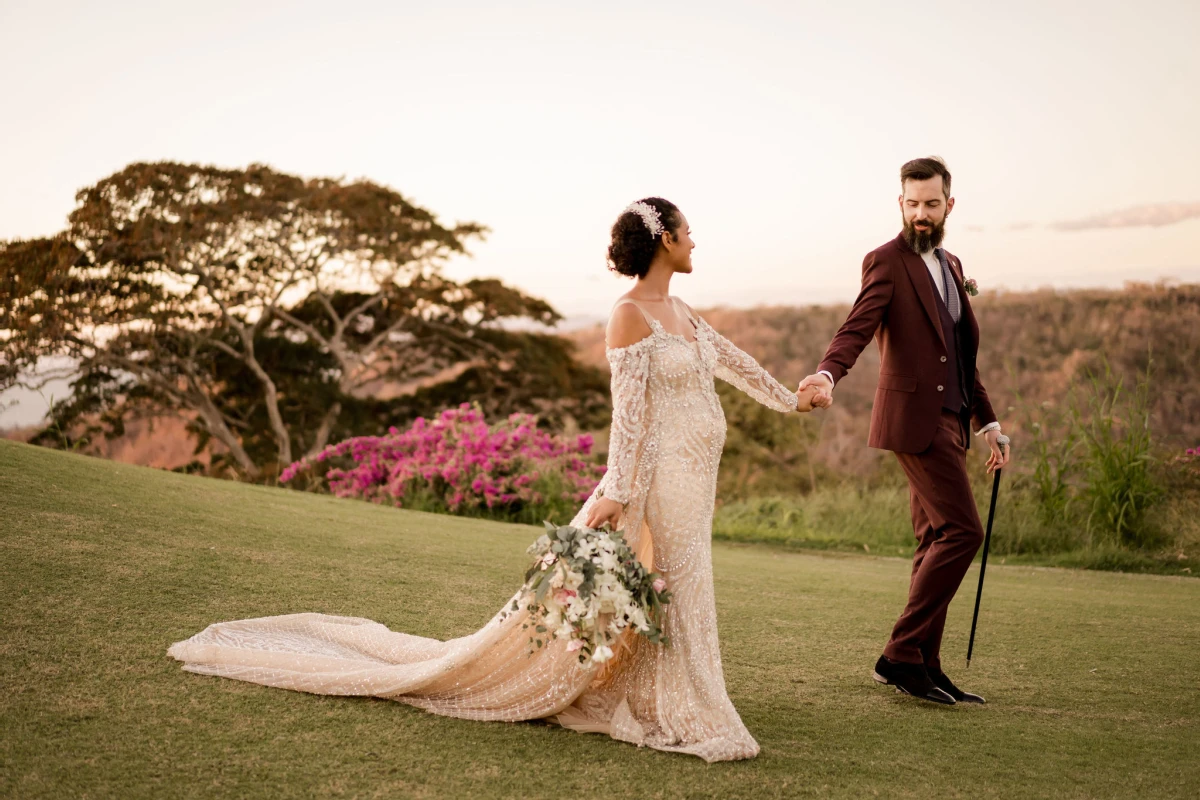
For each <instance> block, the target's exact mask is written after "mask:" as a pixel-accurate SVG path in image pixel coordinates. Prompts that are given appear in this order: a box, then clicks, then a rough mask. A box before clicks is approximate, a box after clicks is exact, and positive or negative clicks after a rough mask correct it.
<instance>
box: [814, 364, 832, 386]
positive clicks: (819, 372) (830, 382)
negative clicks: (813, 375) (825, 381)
mask: <svg viewBox="0 0 1200 800" xmlns="http://www.w3.org/2000/svg"><path fill="white" fill-rule="evenodd" d="M817 374H818V375H824V376H825V377H826V378H829V388H830V389H832V388H833V383H834V381H833V374H832V373H831V372H830V371H829V370H827V369H821V370H817Z"/></svg>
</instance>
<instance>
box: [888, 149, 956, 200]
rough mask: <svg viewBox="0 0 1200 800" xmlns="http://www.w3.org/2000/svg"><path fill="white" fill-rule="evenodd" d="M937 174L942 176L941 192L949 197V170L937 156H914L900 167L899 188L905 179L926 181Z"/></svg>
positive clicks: (902, 185) (901, 187)
mask: <svg viewBox="0 0 1200 800" xmlns="http://www.w3.org/2000/svg"><path fill="white" fill-rule="evenodd" d="M937 175H941V176H942V193H943V194H945V195H946V197H947V198H949V197H950V170H948V169H947V168H946V162H945V161H942V159H940V158H938V157H937V156H929V157H928V158H914V159H913V160H912V161H909V162H908V163H907V164H905V165H904V166H903V167H901V168H900V189H901V191H903V189H904V184H905V182H906V181H927V180H929V179H930V178H933V177H935V176H937Z"/></svg>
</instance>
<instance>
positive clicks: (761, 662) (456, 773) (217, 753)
mask: <svg viewBox="0 0 1200 800" xmlns="http://www.w3.org/2000/svg"><path fill="white" fill-rule="evenodd" d="M536 535H537V532H536V529H534V528H528V527H521V526H516V525H501V524H494V523H486V522H480V521H477V520H464V519H457V518H453V517H445V516H434V515H428V514H419V513H413V512H404V511H397V510H395V509H389V508H382V507H377V506H372V505H369V504H366V503H360V502H353V501H341V500H336V499H334V498H332V497H328V496H318V495H310V494H301V493H297V492H293V491H288V490H282V489H269V488H263V487H257V486H248V485H242V484H236V483H231V482H222V481H215V480H209V479H204V478H197V477H190V476H184V475H178V474H172V473H165V472H159V471H154V470H150V469H144V468H140V467H130V466H125V465H121V464H115V463H112V462H106V461H100V460H95V459H89V458H84V457H80V456H76V455H71V454H67V453H62V452H57V451H51V450H44V449H38V448H34V447H30V446H27V445H21V444H15V443H11V442H7V441H0V585H2V586H3V595H2V600H0V681H2V683H0V685H2V686H3V692H2V693H0V719H2V723H3V724H2V727H0V796H2V797H19V798H35V797H85V796H86V797H89V798H98V797H118V798H135V797H172V798H174V797H286V796H295V797H311V796H335V797H342V796H344V797H475V798H490V797H524V798H534V797H553V798H567V797H614V798H620V797H639V798H656V797H664V798H665V797H754V798H762V797H804V796H819V797H831V796H833V797H838V796H844V797H864V796H866V797H870V796H881V797H931V796H932V797H970V798H973V799H974V798H987V797H1003V798H1013V797H1022V798H1024V797H1051V796H1053V797H1147V798H1149V797H1153V798H1162V797H1194V796H1196V794H1197V792H1198V791H1200V756H1198V752H1200V667H1198V666H1197V656H1198V655H1200V646H1198V645H1197V642H1200V581H1197V580H1195V579H1193V578H1176V577H1163V576H1143V575H1126V574H1114V573H1099V572H1077V571H1067V570H1055V569H1044V568H1031V567H1014V566H1011V565H1010V566H999V565H997V566H995V567H993V568H991V569H989V571H988V588H987V592H986V595H985V598H984V611H983V614H982V619H981V622H980V630H981V633H980V638H979V640H978V641H977V642H976V654H975V661H974V664H973V665H972V667H971V669H970V671H969V673H968V672H966V671H964V669H963V666H962V655H963V654H965V651H966V643H967V642H966V638H967V631H968V627H969V625H970V612H971V603H972V600H973V596H974V593H973V591H969V590H964V592H963V594H962V595H961V596H960V598H959V600H958V602H956V603H955V604H954V605H953V606H952V607H951V610H950V620H949V624H948V629H947V635H946V642H945V652H946V653H948V654H952V655H953V657H951V658H947V660H946V667H947V671H948V672H950V674H951V676H953V677H955V678H957V679H959V683H960V684H961V685H964V686H965V687H967V688H970V689H973V690H976V691H979V692H981V693H982V694H984V695H985V696H986V697H987V698H988V699H989V701H990V703H989V705H987V706H985V707H975V708H971V707H956V708H941V707H934V706H928V705H924V704H921V703H919V702H918V701H914V700H911V699H908V698H903V697H900V696H898V695H896V694H894V693H892V692H890V691H888V690H886V689H883V688H879V687H876V686H875V685H874V684H873V683H872V682H871V680H870V669H871V666H872V664H873V663H874V661H875V658H876V657H877V656H878V654H879V651H880V649H881V648H882V645H883V643H884V641H885V640H886V638H887V634H888V631H889V630H890V627H891V624H892V622H893V620H894V618H895V616H896V614H897V612H898V611H899V609H900V607H901V605H902V603H903V599H904V596H905V590H906V585H907V578H908V564H907V563H906V562H905V561H902V560H900V559H890V558H873V557H867V556H837V555H831V556H818V555H806V554H801V553H791V552H779V551H776V550H771V549H768V548H765V547H761V546H745V545H743V546H735V545H730V544H725V543H718V545H717V546H716V548H715V554H714V560H715V564H716V574H717V600H718V606H719V613H720V620H721V637H722V640H721V643H722V652H723V654H724V660H725V671H726V678H727V681H728V686H729V692H730V695H731V696H732V698H733V701H734V703H735V704H736V705H737V707H738V709H739V710H740V712H741V714H742V717H743V718H744V719H745V721H746V724H747V725H748V726H749V728H750V730H751V731H752V732H753V733H754V735H755V736H756V737H757V738H758V740H759V742H760V744H761V745H762V754H761V755H760V756H759V757H758V758H757V759H755V760H753V761H750V762H739V763H726V764H713V765H708V764H705V763H704V762H702V761H701V760H699V759H697V758H692V757H688V756H679V755H669V754H664V753H659V752H655V751H653V750H639V749H637V748H635V747H632V746H630V745H627V744H623V743H619V742H614V741H611V740H609V739H607V738H605V737H601V736H594V735H593V736H586V735H581V734H577V733H571V732H567V731H564V730H561V729H557V728H552V727H549V726H546V725H543V724H540V723H518V724H506V723H480V722H467V721H461V720H453V719H445V718H440V717H435V716H431V715H428V714H425V713H423V712H421V711H418V710H415V709H412V708H409V707H407V706H404V705H401V704H399V703H394V702H390V701H385V700H370V699H354V698H335V697H318V696H313V695H304V694H299V693H293V692H286V691H281V690H278V689H269V688H265V687H260V686H255V685H251V684H247V683H241V682H237V681H231V680H222V679H219V678H212V677H206V676H198V675H192V674H188V673H185V672H182V671H181V670H180V669H179V665H178V664H177V663H176V662H174V661H172V660H171V659H170V658H168V657H167V655H166V649H167V646H168V645H170V644H171V643H172V642H174V641H177V640H179V639H183V638H186V637H187V636H190V635H191V634H193V633H195V632H197V631H199V630H200V629H202V628H204V627H205V626H206V625H208V624H209V623H210V622H214V621H217V620H227V619H237V618H243V617H253V616H263V615H269V614H281V613H288V612H297V611H320V612H326V613H331V614H347V615H354V616H363V617H369V618H371V619H375V620H378V621H380V622H382V623H384V624H386V625H388V626H389V627H391V628H393V629H399V630H404V631H408V632H411V633H416V634H421V635H426V636H436V637H439V638H446V637H452V636H459V635H463V634H466V633H468V632H470V631H473V630H475V629H476V628H477V627H479V626H480V625H482V624H483V623H484V622H486V621H487V619H488V618H489V617H490V616H491V615H492V613H493V612H494V611H496V610H497V609H498V608H499V605H500V604H501V603H502V602H503V601H504V600H505V599H506V598H507V597H508V596H509V594H510V593H511V592H512V591H513V590H514V589H515V588H516V586H517V585H518V582H519V581H520V578H521V575H522V573H523V570H524V567H525V559H526V556H525V554H524V549H525V546H526V545H527V544H528V543H529V542H530V541H531V540H532V539H533V538H534V537H535V536H536ZM975 580H976V574H975V573H974V572H972V574H971V575H969V576H968V577H967V582H968V585H970V586H973V585H974V581H975Z"/></svg>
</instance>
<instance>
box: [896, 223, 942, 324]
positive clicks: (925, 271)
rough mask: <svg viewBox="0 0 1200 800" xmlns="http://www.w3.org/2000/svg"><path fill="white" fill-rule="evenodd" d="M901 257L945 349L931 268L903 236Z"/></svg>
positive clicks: (901, 239) (901, 238)
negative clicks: (931, 279)
mask: <svg viewBox="0 0 1200 800" xmlns="http://www.w3.org/2000/svg"><path fill="white" fill-rule="evenodd" d="M900 256H901V258H903V259H904V268H905V269H906V270H908V278H909V280H911V281H912V284H913V288H914V289H916V290H917V297H919V298H921V306H922V307H923V308H924V309H925V315H926V316H928V317H929V323H930V324H931V325H933V329H934V330H935V331H937V335H938V338H939V339H941V341H942V347H945V346H946V336H945V334H943V333H942V317H941V315H940V314H939V313H938V308H937V298H935V297H934V296H933V284H932V283H931V282H930V280H929V267H927V266H925V262H924V261H923V260H922V259H921V257H920V256H919V255H917V254H916V253H914V252H913V251H912V248H910V247H909V246H908V243H907V242H905V241H904V236H903V234H901V236H900Z"/></svg>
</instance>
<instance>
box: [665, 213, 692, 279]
mask: <svg viewBox="0 0 1200 800" xmlns="http://www.w3.org/2000/svg"><path fill="white" fill-rule="evenodd" d="M679 220H680V221H679V228H678V229H676V231H675V236H674V241H672V237H671V236H669V235H668V236H666V237H665V239H664V242H663V244H664V245H665V246H666V248H667V255H669V256H670V259H671V267H672V269H673V270H674V271H675V272H691V271H692V251H693V250H695V249H696V243H695V242H693V241H692V229H691V228H690V227H688V221H687V217H685V216H683V215H682V214H680V215H679Z"/></svg>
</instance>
